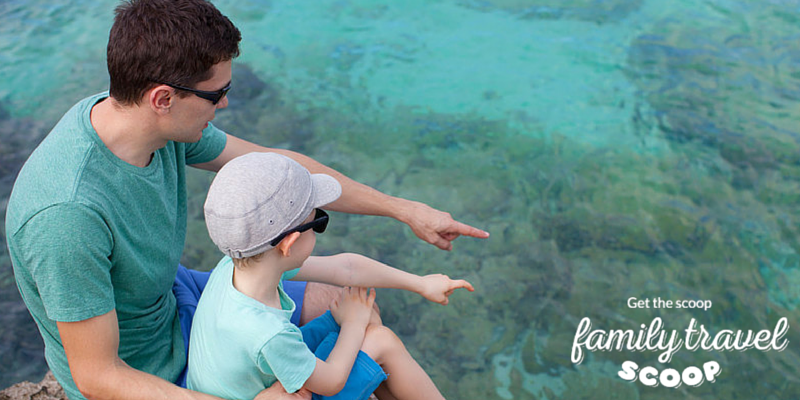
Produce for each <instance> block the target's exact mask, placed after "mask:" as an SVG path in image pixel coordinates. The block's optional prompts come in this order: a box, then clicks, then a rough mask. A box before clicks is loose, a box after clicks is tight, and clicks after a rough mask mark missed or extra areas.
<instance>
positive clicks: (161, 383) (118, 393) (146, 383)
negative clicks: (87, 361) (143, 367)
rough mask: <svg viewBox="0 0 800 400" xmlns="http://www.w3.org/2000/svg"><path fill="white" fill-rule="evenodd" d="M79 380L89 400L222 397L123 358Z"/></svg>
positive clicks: (200, 399)
mask: <svg viewBox="0 0 800 400" xmlns="http://www.w3.org/2000/svg"><path fill="white" fill-rule="evenodd" d="M75 382H76V384H78V389H79V390H80V391H81V393H82V394H83V395H84V396H85V397H86V398H87V399H89V400H95V399H103V400H107V399H125V400H139V399H142V400H145V399H164V400H167V399H186V400H219V398H218V397H214V396H211V395H207V394H204V393H200V392H194V391H191V390H188V389H184V388H181V387H179V386H177V385H175V384H174V383H172V382H168V381H166V380H164V379H161V378H159V377H157V376H155V375H151V374H148V373H146V372H142V371H139V370H137V369H134V368H132V367H130V366H128V365H127V364H125V363H124V362H122V360H119V361H118V362H117V363H116V365H115V366H114V367H112V368H103V369H102V370H97V371H95V372H94V373H93V374H92V376H91V377H84V378H82V379H76V380H75Z"/></svg>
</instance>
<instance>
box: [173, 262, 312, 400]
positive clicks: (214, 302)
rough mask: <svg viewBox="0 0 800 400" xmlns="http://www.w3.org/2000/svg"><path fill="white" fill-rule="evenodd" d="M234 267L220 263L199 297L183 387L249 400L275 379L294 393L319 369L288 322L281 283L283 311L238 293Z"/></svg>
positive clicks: (289, 307) (290, 306) (291, 273)
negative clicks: (234, 281) (234, 279)
mask: <svg viewBox="0 0 800 400" xmlns="http://www.w3.org/2000/svg"><path fill="white" fill-rule="evenodd" d="M233 268H234V266H233V261H231V259H230V258H229V257H225V258H223V259H222V261H220V262H219V264H218V265H217V267H216V268H215V269H214V272H212V273H211V277H210V278H209V280H208V284H207V285H206V288H205V289H204V290H203V295H202V296H200V302H199V303H198V304H197V311H196V312H195V314H194V320H193V322H192V335H191V338H190V339H189V371H188V375H187V386H188V387H189V389H192V390H196V391H200V392H203V393H208V394H211V395H214V396H217V397H222V398H224V399H252V398H254V397H255V396H256V395H257V394H258V393H259V392H260V391H262V390H264V389H265V388H267V387H269V386H271V385H272V384H273V383H275V380H279V381H280V382H281V384H282V385H283V387H284V388H285V389H286V391H287V392H289V393H294V392H296V391H297V390H299V389H300V388H302V387H303V384H305V382H306V380H307V379H308V378H309V377H310V376H311V373H312V372H314V368H315V367H316V365H317V357H316V356H314V353H312V352H311V350H309V349H308V346H306V344H305V342H303V334H302V333H301V332H300V329H299V328H298V327H297V326H295V325H294V324H292V322H291V321H290V320H289V319H290V318H291V316H292V313H293V312H294V309H295V304H294V302H293V301H292V299H291V298H290V297H289V296H288V295H287V294H286V292H284V291H283V283H282V282H281V284H279V286H278V293H279V294H280V299H281V309H277V308H273V307H269V306H267V305H265V304H263V303H261V302H259V301H258V300H255V299H253V298H250V297H248V296H247V295H245V294H243V293H242V292H239V291H238V290H236V288H235V287H234V286H233ZM297 271H298V270H296V269H295V270H292V271H288V272H286V273H284V274H283V277H282V279H291V278H292V277H294V276H295V275H296V274H297Z"/></svg>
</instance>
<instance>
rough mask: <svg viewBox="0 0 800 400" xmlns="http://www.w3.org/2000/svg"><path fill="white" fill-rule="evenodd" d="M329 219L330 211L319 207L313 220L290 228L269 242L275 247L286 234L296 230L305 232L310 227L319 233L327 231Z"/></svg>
mask: <svg viewBox="0 0 800 400" xmlns="http://www.w3.org/2000/svg"><path fill="white" fill-rule="evenodd" d="M328 220H329V218H328V213H326V212H325V211H324V210H321V209H319V208H317V211H316V213H315V214H314V220H312V221H311V222H308V223H305V224H303V225H300V226H298V227H296V228H292V229H289V230H288V231H286V232H283V233H281V234H280V235H278V237H276V238H275V239H272V241H271V242H269V244H270V246H272V247H275V246H277V245H278V243H280V242H281V240H283V238H285V237H286V236H289V235H290V234H292V233H294V232H300V233H303V232H305V231H307V230H309V229H313V230H314V232H317V233H322V232H325V228H327V227H328Z"/></svg>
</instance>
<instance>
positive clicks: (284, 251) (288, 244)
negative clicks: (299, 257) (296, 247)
mask: <svg viewBox="0 0 800 400" xmlns="http://www.w3.org/2000/svg"><path fill="white" fill-rule="evenodd" d="M299 237H300V232H292V233H290V234H289V236H286V237H285V238H283V240H281V242H280V243H278V245H277V246H275V248H276V249H278V251H279V252H280V253H281V255H283V256H284V257H289V255H290V254H291V253H290V250H291V248H292V245H293V244H294V242H296V241H297V238H299Z"/></svg>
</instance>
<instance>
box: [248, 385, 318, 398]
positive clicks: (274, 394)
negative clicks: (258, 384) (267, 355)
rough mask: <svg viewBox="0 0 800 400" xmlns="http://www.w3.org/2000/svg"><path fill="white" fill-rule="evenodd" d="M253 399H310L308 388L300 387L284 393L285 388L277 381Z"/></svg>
mask: <svg viewBox="0 0 800 400" xmlns="http://www.w3.org/2000/svg"><path fill="white" fill-rule="evenodd" d="M253 400H311V392H309V391H308V389H305V388H303V389H300V390H298V391H296V392H294V393H286V389H284V388H283V385H281V383H280V382H279V381H275V383H273V384H272V386H270V387H268V388H266V389H264V390H262V391H261V393H259V394H258V395H257V396H256V397H255V398H254V399H253Z"/></svg>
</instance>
